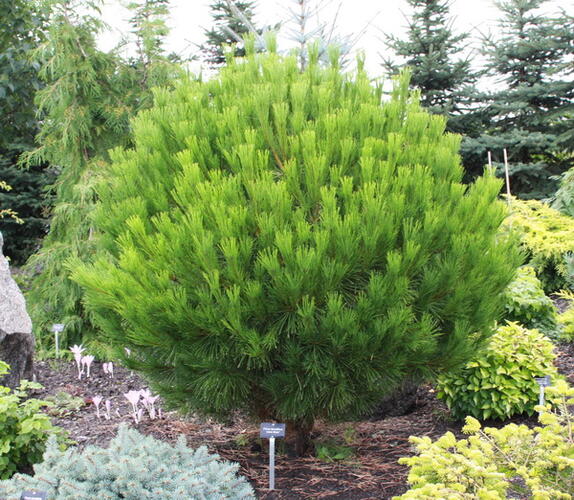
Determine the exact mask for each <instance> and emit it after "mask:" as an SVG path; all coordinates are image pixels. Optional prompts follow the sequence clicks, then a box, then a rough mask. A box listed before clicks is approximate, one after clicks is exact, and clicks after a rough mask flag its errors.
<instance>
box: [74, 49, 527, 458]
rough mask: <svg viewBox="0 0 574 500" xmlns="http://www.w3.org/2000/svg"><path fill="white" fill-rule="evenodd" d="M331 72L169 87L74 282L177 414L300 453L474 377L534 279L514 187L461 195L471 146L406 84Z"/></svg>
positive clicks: (232, 73) (270, 73)
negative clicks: (223, 423) (399, 394)
mask: <svg viewBox="0 0 574 500" xmlns="http://www.w3.org/2000/svg"><path fill="white" fill-rule="evenodd" d="M331 60H332V64H331V65H330V66H329V67H326V68H324V67H321V66H320V65H319V63H318V62H317V53H314V54H312V57H311V60H310V62H309V64H308V65H307V66H306V68H305V70H303V71H301V70H300V69H299V68H298V65H297V58H296V57H295V56H292V57H286V58H284V57H281V56H279V55H277V54H275V53H267V54H254V53H253V51H251V52H250V54H249V55H248V56H247V57H245V58H243V59H239V60H237V61H233V60H231V61H230V62H229V64H228V65H227V66H226V67H225V68H223V69H222V71H221V73H220V75H219V76H218V77H216V78H214V79H212V80H210V81H207V82H202V81H181V82H180V83H179V84H178V85H177V86H176V89H175V90H174V91H172V92H169V91H167V90H158V91H157V92H156V94H155V105H154V106H153V107H152V108H151V109H149V110H147V111H144V112H142V113H140V114H139V116H138V117H137V118H136V119H135V120H134V122H133V130H134V148H133V149H130V150H127V151H120V150H117V151H115V152H114V153H113V155H112V156H113V162H112V164H111V166H110V167H109V168H108V169H107V171H106V172H104V174H103V175H104V176H105V180H104V182H103V183H102V184H101V186H100V187H99V193H100V197H101V198H100V202H99V207H98V209H97V211H96V213H95V226H96V228H97V229H98V231H99V233H100V245H101V250H100V253H99V257H98V258H97V259H96V260H95V261H94V263H93V264H91V265H85V266H82V265H79V264H78V265H76V268H75V270H74V273H73V279H74V280H76V281H77V282H78V283H80V284H81V285H82V286H83V287H84V288H85V291H86V293H85V302H86V304H87V307H88V308H89V310H90V311H91V312H92V313H93V314H94V317H95V318H96V321H97V322H98V324H99V326H100V327H101V328H102V331H103V332H105V334H106V335H107V339H108V341H109V342H110V343H111V344H112V345H114V346H116V347H117V348H118V351H119V355H122V354H123V351H124V349H123V348H124V347H128V348H129V349H130V350H131V356H129V357H128V358H125V362H126V363H127V364H128V365H129V366H130V367H132V368H133V369H137V370H140V371H142V372H143V373H144V374H145V375H146V377H147V378H148V380H149V381H150V383H151V384H152V386H153V388H154V390H156V391H157V392H158V393H160V394H161V395H162V396H163V397H164V398H165V400H167V401H168V402H171V403H172V404H173V405H174V406H179V407H181V408H191V409H194V410H201V411H203V412H206V413H210V414H214V415H227V414H229V413H230V412H232V411H234V410H236V409H243V410H246V411H248V412H249V413H251V414H252V415H253V416H255V417H256V418H258V419H276V420H279V421H284V422H287V429H288V442H289V443H290V444H292V443H293V441H292V440H294V442H295V445H296V451H297V452H299V453H303V452H304V451H305V450H306V449H307V448H308V445H309V440H308V439H309V435H310V431H311V429H312V426H313V421H314V420H315V419H316V418H327V419H335V418H342V417H348V416H349V415H352V414H364V413H365V412H367V411H368V410H369V409H370V408H372V407H373V406H374V405H376V404H377V403H378V402H379V401H380V400H381V397H382V396H383V395H384V394H386V393H389V392H392V391H393V390H394V389H395V388H396V387H397V386H399V385H400V384H401V382H402V380H403V379H404V377H405V376H407V375H408V376H409V377H410V378H414V379H420V378H423V377H430V376H433V375H434V374H435V373H437V372H439V371H441V370H443V369H449V368H453V367H456V366H458V365H460V364H461V363H464V362H466V361H467V360H468V359H469V358H470V357H471V355H472V353H474V352H475V351H476V349H477V348H478V347H479V346H480V345H481V344H482V343H483V342H484V341H485V340H486V339H488V337H489V336H490V335H491V328H492V324H493V321H494V320H495V318H496V317H497V316H498V314H499V313H500V312H501V310H500V308H501V300H500V294H501V293H502V292H503V290H504V289H505V288H506V286H507V285H508V284H509V283H510V281H511V280H512V278H513V275H514V272H515V270H516V267H517V265H518V257H517V251H516V250H515V247H514V243H513V242H512V241H510V240H506V239H504V238H500V237H499V235H498V232H499V228H500V225H501V223H502V221H503V219H504V217H505V215H506V208H505V207H504V205H503V204H502V203H501V202H499V201H498V200H497V196H498V192H499V189H500V181H499V180H497V179H495V178H494V176H493V175H487V176H486V177H484V178H481V179H478V180H477V182H476V183H475V184H473V185H472V186H470V187H468V186H465V185H463V184H462V183H461V178H462V169H461V165H460V158H459V156H458V149H459V144H460V137H459V136H456V135H451V134H446V133H445V120H444V118H442V117H439V116H433V115H430V114H429V113H427V112H426V111H424V110H423V109H421V107H420V105H419V102H418V96H417V95H416V94H415V95H411V94H410V93H409V91H408V78H406V77H405V76H403V78H402V79H401V80H400V81H398V82H397V83H396V86H395V89H394V91H393V92H392V96H391V97H390V98H389V99H387V100H385V99H383V97H384V96H383V91H382V88H381V87H374V86H373V85H372V84H371V82H370V80H369V78H368V76H367V75H366V73H365V72H364V71H363V69H362V65H361V64H359V69H358V72H357V73H356V75H354V76H353V75H345V74H342V73H341V71H340V68H339V67H338V63H337V61H338V56H337V54H336V53H332V54H331Z"/></svg>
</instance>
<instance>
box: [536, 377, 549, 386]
mask: <svg viewBox="0 0 574 500" xmlns="http://www.w3.org/2000/svg"><path fill="white" fill-rule="evenodd" d="M534 380H536V383H537V384H538V385H539V386H540V387H549V386H550V385H552V378H551V377H550V375H546V376H545V377H539V378H535V379H534Z"/></svg>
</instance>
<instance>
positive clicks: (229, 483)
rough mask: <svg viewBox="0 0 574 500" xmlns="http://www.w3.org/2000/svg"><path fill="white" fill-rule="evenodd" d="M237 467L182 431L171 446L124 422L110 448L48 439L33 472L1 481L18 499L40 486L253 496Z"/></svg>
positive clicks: (169, 496) (173, 498) (207, 498)
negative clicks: (192, 444) (191, 444)
mask: <svg viewBox="0 0 574 500" xmlns="http://www.w3.org/2000/svg"><path fill="white" fill-rule="evenodd" d="M238 467H239V466H238V465H237V464H232V463H230V462H225V461H220V460H219V457H218V455H212V454H209V453H208V451H207V448H206V447H201V448H198V449H197V450H191V449H189V448H187V447H186V444H185V438H184V437H183V436H181V437H180V438H179V440H178V441H177V444H175V445H174V446H172V445H170V444H168V443H164V442H161V441H158V440H156V439H154V438H152V437H150V436H143V435H141V434H139V433H138V432H137V431H136V430H133V429H129V428H128V427H127V426H126V425H125V424H122V425H121V426H120V427H119V430H118V435H117V436H116V437H115V438H114V439H112V441H111V442H110V444H109V446H108V447H107V448H98V447H96V446H87V447H86V448H85V449H84V450H82V451H77V450H76V449H74V448H69V449H68V450H67V451H65V452H62V451H60V450H59V449H58V447H57V444H56V442H55V441H54V440H53V439H52V440H50V441H49V443H48V448H47V450H46V453H45V454H44V461H43V462H41V463H40V464H37V465H35V466H34V475H33V476H29V475H25V474H16V475H15V476H14V477H13V478H12V479H11V480H9V481H0V497H1V498H4V499H6V500H18V499H19V498H20V494H21V493H22V491H23V490H42V491H45V492H46V493H47V494H48V498H50V499H56V498H57V499H72V498H98V499H102V500H104V499H107V500H116V499H118V498H137V499H141V500H144V499H150V500H158V499H162V500H181V499H184V498H197V499H203V500H224V499H229V500H240V499H246V500H247V499H255V496H254V494H253V490H252V488H251V486H250V485H249V483H248V482H247V481H246V480H245V479H244V478H243V477H240V476H238V475H237V469H238Z"/></svg>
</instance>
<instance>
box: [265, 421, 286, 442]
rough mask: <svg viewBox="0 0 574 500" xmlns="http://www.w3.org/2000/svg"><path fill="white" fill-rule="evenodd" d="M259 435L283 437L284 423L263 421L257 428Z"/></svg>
mask: <svg viewBox="0 0 574 500" xmlns="http://www.w3.org/2000/svg"><path fill="white" fill-rule="evenodd" d="M259 437H261V438H267V439H269V438H284V437H285V424H270V423H263V424H261V427H260V428H259Z"/></svg>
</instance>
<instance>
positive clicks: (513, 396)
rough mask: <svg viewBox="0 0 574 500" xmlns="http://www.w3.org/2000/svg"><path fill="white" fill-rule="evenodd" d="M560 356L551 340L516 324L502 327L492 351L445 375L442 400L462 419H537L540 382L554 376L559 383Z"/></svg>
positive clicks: (439, 386) (440, 392)
mask: <svg viewBox="0 0 574 500" xmlns="http://www.w3.org/2000/svg"><path fill="white" fill-rule="evenodd" d="M555 358H556V356H555V354H554V345H553V343H552V342H551V341H550V340H549V339H548V338H547V337H545V336H544V335H542V334H541V333H540V332H539V331H538V330H529V329H527V328H524V327H523V326H521V325H519V324H518V323H512V322H510V323H508V324H506V325H503V326H500V327H499V328H498V329H497V330H496V333H495V334H494V335H493V337H492V338H491V339H490V343H489V345H488V347H487V348H486V349H484V351H482V352H481V353H480V354H479V355H478V356H476V357H475V358H474V359H473V360H472V361H470V362H468V363H467V364H466V365H465V366H464V367H463V368H462V369H460V370H457V371H454V372H452V373H447V374H443V375H441V376H440V377H439V379H438V383H437V389H438V397H439V398H441V399H444V401H445V402H446V404H447V405H448V407H449V409H450V411H451V413H452V415H453V416H454V417H455V418H459V419H463V418H465V417H466V416H467V415H471V416H473V417H476V418H480V419H487V418H500V419H504V418H508V417H511V416H512V415H519V414H522V413H527V414H529V415H532V414H533V413H534V407H535V406H536V404H537V403H538V392H539V386H538V384H537V383H536V380H535V378H536V377H543V376H546V375H550V376H551V377H552V379H553V380H556V378H557V376H558V372H557V371H556V368H555V366H554V359H555Z"/></svg>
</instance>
